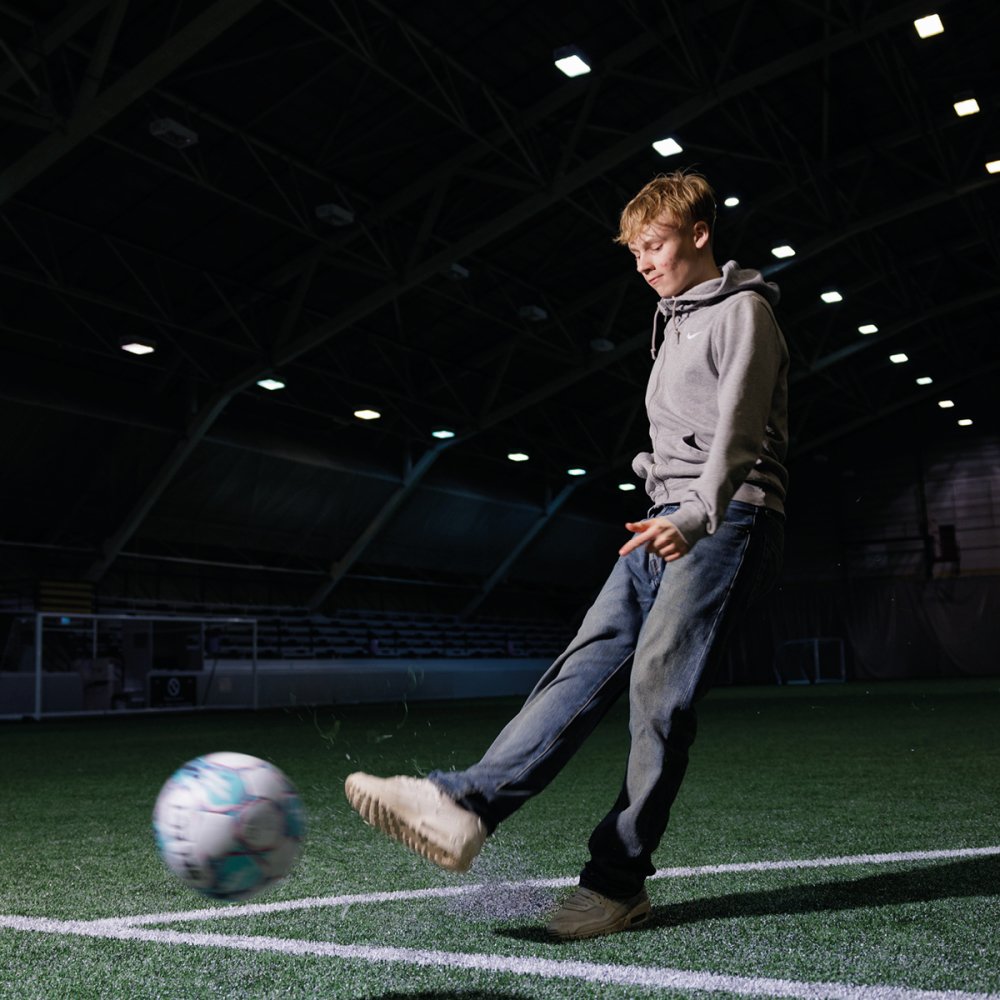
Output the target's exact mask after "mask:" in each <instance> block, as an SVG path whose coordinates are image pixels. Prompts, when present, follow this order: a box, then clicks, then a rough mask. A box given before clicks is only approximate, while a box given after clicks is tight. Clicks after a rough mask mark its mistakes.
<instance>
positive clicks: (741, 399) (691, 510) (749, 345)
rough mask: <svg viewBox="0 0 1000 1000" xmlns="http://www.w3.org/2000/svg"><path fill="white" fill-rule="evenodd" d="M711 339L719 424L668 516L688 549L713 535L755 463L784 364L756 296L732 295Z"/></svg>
mask: <svg viewBox="0 0 1000 1000" xmlns="http://www.w3.org/2000/svg"><path fill="white" fill-rule="evenodd" d="M711 336H712V347H711V350H712V360H713V363H714V364H715V367H716V369H717V371H718V388H717V400H716V401H717V405H718V422H717V424H716V428H715V434H714V436H713V438H712V442H711V445H710V446H709V452H708V458H707V460H706V461H705V464H704V466H703V468H702V471H701V473H700V475H698V477H697V478H695V479H694V480H692V482H691V484H690V486H689V488H688V489H687V491H686V492H685V493H684V495H683V496H682V497H681V498H680V501H679V502H680V506H679V507H678V509H677V511H676V512H675V513H673V514H671V515H670V517H669V520H670V521H671V522H672V523H673V524H674V525H675V526H676V527H677V529H678V530H679V531H680V532H681V534H682V535H683V536H684V538H685V540H686V541H687V543H688V545H694V544H695V543H696V542H697V541H698V540H699V539H701V538H704V536H705V535H711V534H714V533H715V531H716V530H717V529H718V527H719V525H720V523H721V522H722V519H723V516H724V514H725V512H726V508H727V507H728V506H729V501H730V500H731V499H732V498H733V494H734V493H735V492H736V490H737V489H739V487H740V486H741V484H742V483H743V482H745V480H746V478H747V475H748V474H749V472H750V470H751V469H752V468H753V466H754V464H755V463H756V462H757V460H758V459H759V458H760V456H761V453H762V452H763V450H764V443H765V438H766V434H767V424H768V419H769V417H770V416H771V411H772V407H773V404H774V397H775V391H776V389H777V387H778V382H779V379H780V378H781V377H782V373H783V372H784V370H785V369H786V368H787V364H788V350H787V348H786V347H785V342H784V338H783V337H782V335H781V332H780V330H779V329H778V325H777V323H776V322H775V320H774V315H773V314H772V312H771V310H770V308H769V307H768V306H767V304H766V303H765V302H764V300H763V299H762V298H761V297H760V296H759V295H756V294H751V295H739V296H734V298H733V301H732V303H731V305H730V307H729V308H728V309H726V311H725V313H723V315H722V316H721V317H720V318H719V320H718V325H717V326H716V327H715V328H714V329H713V330H712V333H711Z"/></svg>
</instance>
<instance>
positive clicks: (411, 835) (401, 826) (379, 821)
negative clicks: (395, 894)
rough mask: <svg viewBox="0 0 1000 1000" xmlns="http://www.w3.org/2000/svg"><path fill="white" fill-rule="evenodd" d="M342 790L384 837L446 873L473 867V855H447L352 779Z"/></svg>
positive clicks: (361, 815) (361, 814) (362, 816)
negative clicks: (466, 857) (466, 856)
mask: <svg viewBox="0 0 1000 1000" xmlns="http://www.w3.org/2000/svg"><path fill="white" fill-rule="evenodd" d="M344 793H345V794H346V795H347V801H348V802H349V803H350V804H351V808H352V809H354V811H355V812H357V813H358V815H359V816H360V817H361V818H362V819H363V820H364V821H365V822H366V823H367V824H368V825H369V826H373V827H375V829H376V830H381V831H382V832H383V833H384V834H385V835H386V836H388V837H391V838H392V839H393V840H395V841H398V842H399V843H400V844H402V845H403V846H404V847H406V848H409V850H411V851H413V853H414V854H419V855H420V856H421V857H422V858H426V859H427V860H428V861H430V862H432V863H433V864H435V865H437V866H438V867H439V868H443V869H444V870H445V871H449V872H459V873H462V872H467V871H468V870H469V868H470V867H471V866H472V861H473V858H468V859H463V858H461V857H458V856H456V855H454V854H450V853H449V852H448V851H446V850H444V848H442V847H441V846H440V845H438V844H434V843H432V842H431V841H429V840H428V839H427V838H426V837H425V836H424V835H423V834H421V833H420V832H419V831H418V830H415V829H414V828H413V827H412V826H410V824H409V823H407V822H406V820H404V819H402V817H400V816H399V815H397V814H396V813H395V812H393V810H392V809H391V808H390V807H389V806H386V805H384V804H383V803H382V802H380V801H379V799H378V798H377V796H374V795H369V794H368V793H367V792H365V791H363V790H362V789H361V788H359V787H358V786H357V785H356V784H355V783H354V782H352V781H351V780H350V778H348V779H347V781H346V782H345V783H344Z"/></svg>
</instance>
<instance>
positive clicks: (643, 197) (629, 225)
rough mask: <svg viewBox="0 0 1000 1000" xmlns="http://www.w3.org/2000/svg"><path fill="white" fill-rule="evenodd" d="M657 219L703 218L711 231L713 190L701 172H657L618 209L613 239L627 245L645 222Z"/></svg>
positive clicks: (691, 220)
mask: <svg viewBox="0 0 1000 1000" xmlns="http://www.w3.org/2000/svg"><path fill="white" fill-rule="evenodd" d="M657 222H667V223H670V224H672V225H678V226H685V225H693V224H694V223H696V222H704V223H706V224H707V226H708V232H709V236H711V235H713V233H714V231H715V192H714V191H713V190H712V185H711V184H709V183H708V181H707V180H705V178H704V177H702V176H701V174H696V173H693V172H692V173H685V172H684V171H683V170H675V171H674V172H673V173H670V174H657V176H656V177H654V178H653V179H652V180H651V181H650V182H649V183H648V184H646V185H645V186H644V187H643V189H642V190H641V191H640V192H639V193H638V194H637V195H636V196H635V197H634V198H633V199H632V200H631V201H630V202H629V203H628V204H627V205H626V206H625V207H624V208H623V209H622V214H621V218H620V219H619V223H618V235H617V236H616V237H615V243H621V244H622V245H623V246H628V245H629V244H630V243H631V242H632V241H633V240H635V239H636V238H637V237H638V235H639V233H641V232H642V231H643V230H644V229H645V228H646V227H647V226H650V225H652V224H654V223H657Z"/></svg>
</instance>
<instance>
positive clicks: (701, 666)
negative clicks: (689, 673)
mask: <svg viewBox="0 0 1000 1000" xmlns="http://www.w3.org/2000/svg"><path fill="white" fill-rule="evenodd" d="M756 524H757V514H756V512H755V513H754V515H753V524H751V525H750V530H749V531H748V532H747V534H746V536H745V537H744V539H743V551H742V552H740V561H739V565H737V567H736V570H735V571H734V572H733V575H732V576H731V577H730V580H729V586H728V587H727V588H726V593H725V595H724V596H723V598H722V600H721V601H720V602H719V610H718V611H716V613H715V617H714V618H713V619H712V624H711V626H710V628H709V633H708V640H707V641H706V642H705V643H703V644H702V657H701V659H700V660H699V661H698V671H697V675H696V680H695V682H694V686H693V688H692V689H691V690H690V691H688V692H687V695H688V697H689V698H690V697H691V696H693V694H694V692H695V691H697V689H698V684H699V683H701V677H702V674H703V672H704V670H705V662H706V659H707V656H708V652H707V651H708V650H709V649H711V648H712V646H713V644H714V643H715V636H716V634H717V633H718V630H719V622H720V621H721V620H722V616H723V614H724V613H725V610H726V608H727V607H729V599H730V598H731V597H732V595H733V587H735V586H736V580H737V578H738V577H739V575H740V570H741V569H743V564H744V563H745V562H746V557H747V549H749V548H750V539H751V538H752V537H753V529H754V527H756Z"/></svg>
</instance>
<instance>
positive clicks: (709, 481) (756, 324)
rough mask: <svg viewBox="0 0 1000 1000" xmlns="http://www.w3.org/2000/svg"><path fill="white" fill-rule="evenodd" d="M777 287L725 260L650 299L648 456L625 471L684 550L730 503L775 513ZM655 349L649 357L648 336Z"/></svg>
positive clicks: (780, 360)
mask: <svg viewBox="0 0 1000 1000" xmlns="http://www.w3.org/2000/svg"><path fill="white" fill-rule="evenodd" d="M778 297H779V292H778V286H777V285H774V284H772V283H771V282H768V281H765V280H764V278H763V276H762V275H761V274H760V272H759V271H752V270H743V269H741V268H740V266H739V265H738V264H737V263H736V262H735V261H732V260H731V261H729V262H728V263H727V264H725V265H724V266H723V267H722V277H721V278H713V279H712V280H711V281H705V282H702V283H701V284H700V285H695V286H694V287H693V288H691V289H689V290H688V291H686V292H683V293H682V294H680V295H678V296H676V297H674V298H669V299H660V302H659V304H658V306H657V311H656V315H655V317H654V320H653V356H654V358H655V359H656V360H655V362H654V364H653V370H652V371H651V372H650V375H649V385H648V386H647V388H646V412H647V414H648V416H649V436H650V441H651V443H652V448H653V450H652V451H651V452H648V451H644V452H640V454H638V455H636V457H635V460H634V461H633V462H632V468H633V469H634V470H635V473H636V475H639V476H642V477H643V478H644V479H645V480H646V492H647V493H648V494H649V496H650V498H651V499H652V501H653V503H654V504H655V505H657V506H658V505H660V504H665V503H678V504H680V507H679V508H678V510H677V512H676V513H673V514H670V515H669V517H670V520H671V522H673V524H674V525H675V526H676V527H677V528H678V529H679V530H680V532H681V533H682V534H683V535H684V538H685V539H686V541H687V542H688V544H689V545H694V544H695V543H696V542H697V541H698V540H699V539H700V538H703V537H704V536H705V535H706V534H709V535H710V534H712V533H714V532H715V531H716V530H717V529H718V527H719V525H720V523H721V522H722V519H723V516H724V514H725V512H726V507H727V506H728V505H729V501H730V500H742V501H744V502H746V503H751V504H755V505H757V506H764V507H769V508H771V509H773V510H778V511H783V510H784V502H783V501H784V499H785V488H786V486H787V483H788V473H787V472H786V470H785V467H784V465H783V462H784V459H785V453H786V451H787V448H788V416H787V397H788V386H787V373H788V348H787V347H786V345H785V339H784V337H783V336H782V334H781V330H780V329H779V328H778V324H777V321H776V320H775V318H774V313H773V312H772V311H771V306H772V305H774V304H776V303H777V301H778ZM661 326H662V328H663V343H662V344H661V346H660V348H659V351H657V350H656V337H657V331H658V329H659V328H660V327H661Z"/></svg>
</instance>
